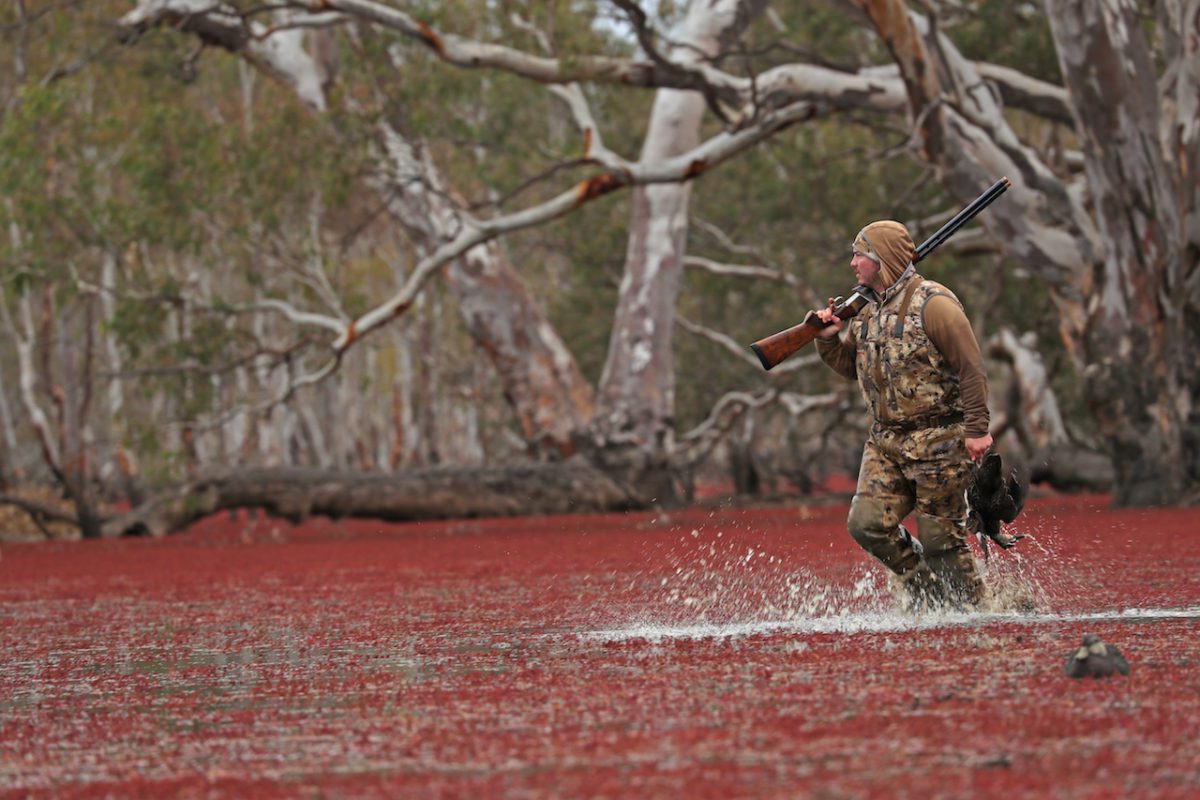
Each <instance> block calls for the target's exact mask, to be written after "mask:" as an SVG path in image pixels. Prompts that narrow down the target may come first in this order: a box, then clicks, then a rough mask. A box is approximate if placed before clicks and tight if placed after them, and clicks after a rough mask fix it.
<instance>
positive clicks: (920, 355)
mask: <svg viewBox="0 0 1200 800" xmlns="http://www.w3.org/2000/svg"><path fill="white" fill-rule="evenodd" d="M915 252H916V248H915V247H914V246H913V241H912V237H911V236H909V233H908V229H907V228H905V227H904V225H902V224H901V223H899V222H895V221H893V220H883V221H880V222H872V223H871V224H870V225H867V226H866V227H865V228H863V229H862V230H861V231H860V232H859V234H858V236H857V237H855V239H854V244H853V256H852V257H851V259H850V266H851V267H852V268H853V269H854V273H855V276H856V277H857V279H858V282H859V284H860V285H862V286H865V287H867V288H868V289H870V290H872V291H873V292H874V295H875V297H874V299H873V300H872V302H870V303H868V304H867V306H866V307H865V308H864V309H863V310H862V311H861V312H859V314H858V315H857V316H856V317H853V318H851V319H849V320H845V321H843V320H841V319H838V318H837V317H836V316H834V314H833V310H832V309H833V302H832V301H831V302H830V307H829V308H826V309H821V310H820V311H819V312H818V316H819V317H820V319H821V320H822V321H824V322H826V323H829V326H828V327H826V328H824V329H823V330H822V332H821V334H820V338H819V339H818V340H817V350H818V352H819V353H820V356H821V359H822V360H823V361H825V363H826V364H828V365H829V366H830V367H831V368H832V369H833V370H834V371H835V372H837V373H838V374H840V375H843V376H844V377H846V378H849V379H851V380H853V379H855V378H857V379H858V383H859V386H860V387H861V389H862V394H863V398H864V399H865V400H866V403H867V408H868V409H869V410H870V412H871V417H872V425H871V432H870V434H869V436H868V437H867V441H866V445H865V446H864V447H863V458H862V466H861V468H860V470H859V475H858V486H857V488H856V490H855V494H854V499H853V501H852V503H851V505H850V516H849V519H848V521H847V526H848V527H849V529H850V535H851V536H853V537H854V540H855V541H856V542H858V543H859V545H861V546H862V548H863V549H864V550H866V551H867V552H868V553H870V554H871V555H873V556H875V558H877V559H879V560H880V561H881V562H883V564H884V565H885V566H886V567H887V568H888V569H890V570H891V571H892V572H893V573H895V574H896V575H898V576H899V580H900V581H901V583H902V584H903V586H904V588H905V590H906V592H907V595H908V597H909V599H910V606H911V607H914V608H938V607H951V608H967V607H973V606H977V605H979V603H980V601H981V599H982V597H983V589H984V587H983V581H982V580H981V579H980V577H979V571H978V569H977V567H976V564H975V559H974V558H973V556H972V554H971V550H970V547H969V545H968V544H967V536H968V507H967V489H968V487H969V486H970V485H971V482H972V480H973V478H974V475H975V464H974V462H975V461H976V460H978V459H980V458H982V457H983V456H984V455H985V454H987V452H988V450H989V448H990V447H991V445H992V437H991V434H989V433H988V407H987V377H986V376H985V375H984V372H983V364H982V358H981V356H980V351H979V343H978V342H977V341H976V340H975V334H974V332H973V331H972V330H971V324H970V322H969V321H968V320H967V316H966V314H965V313H964V312H963V308H962V304H961V303H959V301H958V298H957V297H955V296H954V293H953V292H951V291H950V290H949V289H947V288H946V287H945V286H943V285H942V284H940V283H936V282H934V281H931V280H927V279H925V278H923V277H922V276H921V275H919V274H918V273H917V271H916V268H915V267H914V265H913V256H914V254H915ZM843 329H845V335H841V336H839V334H840V333H841V331H842V330H843ZM914 510H915V511H916V519H917V538H916V540H914V539H913V537H912V536H910V535H909V532H908V531H907V530H906V529H905V528H904V526H903V525H902V524H901V521H902V520H904V518H905V517H907V516H908V515H909V513H911V512H912V511H914Z"/></svg>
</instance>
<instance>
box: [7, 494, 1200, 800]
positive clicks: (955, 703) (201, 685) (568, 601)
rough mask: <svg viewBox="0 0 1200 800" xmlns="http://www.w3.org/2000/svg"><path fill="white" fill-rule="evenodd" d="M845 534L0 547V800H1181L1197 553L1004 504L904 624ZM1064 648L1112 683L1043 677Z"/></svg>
mask: <svg viewBox="0 0 1200 800" xmlns="http://www.w3.org/2000/svg"><path fill="white" fill-rule="evenodd" d="M845 513H846V508H845V506H818V507H813V508H805V509H799V508H772V509H758V510H755V509H736V510H734V509H723V510H712V509H704V510H700V509H693V510H688V511H682V512H672V513H671V515H670V518H669V520H667V521H662V520H660V521H658V522H655V520H654V518H653V515H639V514H630V515H611V516H578V517H551V518H538V519H503V520H477V521H470V522H446V523H422V524H417V525H382V524H376V523H368V522H361V521H359V522H332V521H328V520H314V521H313V522H311V523H309V524H308V525H306V526H304V527H302V528H291V527H288V526H286V525H283V524H282V523H278V522H273V521H259V522H253V523H251V522H248V521H246V520H244V519H239V520H236V521H231V520H229V519H227V518H222V519H215V518H214V519H212V520H208V521H205V522H204V523H202V524H200V525H198V526H197V527H196V528H194V529H193V530H192V531H191V532H189V533H187V534H185V535H182V536H177V537H173V538H169V539H165V540H121V541H104V542H71V543H66V542H51V543H37V544H25V543H21V544H8V545H5V546H4V554H3V560H2V561H0V645H2V647H0V654H2V655H0V792H3V794H4V795H5V796H13V797H21V796H26V795H37V796H45V795H55V796H57V795H71V796H85V797H86V796H122V797H124V796H155V797H158V796H170V795H185V794H186V795H190V794H195V793H206V794H209V793H212V794H217V795H236V796H248V797H276V796H289V797H291V796H296V795H306V794H317V795H330V796H342V795H348V796H356V797H396V796H410V795H414V794H419V795H421V796H431V795H432V796H440V795H469V794H475V795H482V796H510V795H512V796H522V797H564V796H585V797H592V796H622V797H633V796H638V797H640V796H699V797H729V796H738V797H746V796H762V797H780V796H803V795H807V794H823V795H829V796H838V797H841V796H846V797H885V796H897V795H907V796H946V797H950V796H982V797H1005V796H1010V795H1013V794H1014V793H1020V794H1023V795H1026V796H1043V797H1049V796H1053V797H1118V796H1137V797H1180V798H1183V797H1191V796H1196V795H1197V793H1200V748H1198V747H1197V746H1196V742H1197V741H1200V677H1198V676H1200V672H1198V671H1197V665H1198V664H1200V636H1198V635H1197V633H1198V630H1197V626H1198V622H1197V617H1200V577H1198V576H1200V529H1197V527H1196V526H1194V525H1193V524H1192V522H1191V514H1190V512H1188V511H1184V510H1171V509H1162V510H1137V511H1133V510H1127V511H1110V510H1108V509H1107V508H1106V507H1105V506H1104V504H1103V502H1102V499H1100V498H1083V499H1077V498H1069V499H1061V500H1060V499H1056V498H1048V499H1043V500H1037V501H1035V502H1033V503H1032V504H1031V505H1030V507H1029V508H1028V509H1027V511H1026V514H1025V515H1024V516H1023V517H1022V518H1021V520H1019V524H1018V526H1017V527H1018V528H1019V529H1020V531H1021V532H1023V533H1027V534H1029V535H1030V539H1028V540H1026V541H1023V542H1022V543H1021V545H1020V546H1019V547H1018V548H1017V549H1016V550H1015V551H1013V552H1004V553H993V556H992V559H991V560H990V561H989V563H988V566H987V569H988V571H989V573H990V576H991V578H992V579H993V580H1003V581H1005V582H1007V583H1009V584H1014V585H1018V586H1023V587H1027V588H1029V594H1030V596H1031V597H1033V598H1035V601H1036V608H1035V609H1034V610H1033V611H1031V612H1027V613H1015V612H1011V611H1003V610H1001V611H999V612H995V613H984V614H974V615H950V616H946V617H925V618H912V617H905V616H904V615H902V614H900V613H899V612H898V611H897V609H896V603H895V601H894V599H893V598H892V597H891V595H890V594H889V593H888V591H887V582H886V580H885V576H883V575H881V574H880V573H879V570H878V569H876V568H875V567H873V566H872V565H871V563H870V562H869V561H868V560H867V558H866V557H865V556H864V555H863V554H862V553H861V552H860V551H859V550H858V549H857V548H856V546H855V545H854V544H853V542H852V541H851V540H850V538H849V536H848V535H847V534H846V533H845V530H844V521H845ZM1086 633H1094V634H1096V635H1098V636H1100V637H1101V638H1102V639H1103V640H1104V641H1106V642H1111V643H1113V644H1116V645H1119V646H1120V648H1121V650H1122V651H1123V652H1124V653H1125V655H1126V656H1127V657H1128V659H1129V662H1130V665H1131V670H1130V675H1129V676H1128V677H1122V676H1116V677H1114V678H1111V679H1106V680H1086V681H1078V680H1071V679H1069V678H1067V677H1065V676H1064V674H1063V666H1062V665H1063V663H1064V660H1065V659H1066V658H1067V656H1068V655H1070V653H1071V652H1072V651H1073V650H1074V648H1076V647H1078V644H1079V641H1080V640H1081V638H1082V636H1083V635H1084V634H1086Z"/></svg>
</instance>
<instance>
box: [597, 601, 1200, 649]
mask: <svg viewBox="0 0 1200 800" xmlns="http://www.w3.org/2000/svg"><path fill="white" fill-rule="evenodd" d="M1174 619H1200V606H1188V607H1185V608H1129V609H1123V610H1114V611H1092V612H1087V613H1081V614H1019V613H1016V612H962V611H947V612H942V613H937V614H925V615H921V616H910V615H907V614H902V613H899V612H894V613H886V612H869V613H857V614H854V613H847V614H838V615H832V616H825V617H813V618H809V619H789V620H761V621H757V622H733V623H725V624H719V623H696V624H691V625H662V624H637V625H632V626H630V627H628V628H616V629H610V630H596V631H585V632H583V633H581V634H579V636H580V638H583V639H589V640H597V641H604V642H619V641H631V640H641V639H644V640H647V641H652V642H654V641H663V640H668V639H729V638H741V637H745V636H757V635H763V634H778V633H784V634H815V633H840V634H857V633H900V632H905V631H918V630H930V629H934V628H947V627H983V626H985V625H992V624H996V623H1009V624H1017V625H1028V626H1035V625H1048V624H1057V623H1064V622H1157V621H1161V620H1174Z"/></svg>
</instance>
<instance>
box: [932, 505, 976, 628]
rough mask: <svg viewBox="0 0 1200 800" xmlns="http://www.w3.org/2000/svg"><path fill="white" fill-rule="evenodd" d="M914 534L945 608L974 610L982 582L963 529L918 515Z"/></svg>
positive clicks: (946, 520) (953, 523) (943, 521)
mask: <svg viewBox="0 0 1200 800" xmlns="http://www.w3.org/2000/svg"><path fill="white" fill-rule="evenodd" d="M917 532H918V534H919V535H920V537H921V544H922V545H923V546H924V549H925V553H924V559H925V563H926V564H927V565H928V567H929V571H930V572H931V573H933V575H934V576H935V577H937V579H938V581H939V582H940V583H941V586H942V591H943V594H944V598H943V602H944V603H945V605H946V606H947V607H949V608H953V609H956V610H965V609H970V608H978V607H979V605H980V603H981V602H983V598H984V585H983V579H982V578H980V577H979V570H978V568H977V567H976V566H975V557H974V556H973V555H971V548H970V546H969V545H968V544H967V534H966V530H965V529H964V528H963V526H962V525H959V524H957V523H955V522H954V521H952V520H948V519H942V518H940V517H929V516H925V515H924V514H922V515H920V516H918V517H917Z"/></svg>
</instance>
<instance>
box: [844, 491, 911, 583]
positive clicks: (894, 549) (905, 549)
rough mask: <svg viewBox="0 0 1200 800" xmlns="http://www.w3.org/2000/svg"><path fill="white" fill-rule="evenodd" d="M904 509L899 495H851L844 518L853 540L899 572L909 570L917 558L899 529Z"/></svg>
mask: <svg viewBox="0 0 1200 800" xmlns="http://www.w3.org/2000/svg"><path fill="white" fill-rule="evenodd" d="M906 510H907V509H906V507H905V506H904V505H903V502H902V501H901V500H899V498H896V499H892V498H888V497H876V496H873V495H855V497H854V500H853V501H852V502H851V503H850V516H849V518H848V519H847V520H846V527H847V529H849V531H850V535H851V536H852V537H854V541H856V542H858V544H859V546H860V547H861V548H862V549H863V550H866V551H867V552H868V553H870V554H871V555H873V556H875V558H877V559H879V560H880V561H881V562H882V563H883V565H884V566H886V567H887V568H888V569H890V570H891V571H892V572H895V573H897V574H899V575H903V574H904V573H906V572H908V571H909V570H912V569H913V568H914V567H916V566H917V564H919V563H920V560H921V558H920V556H919V555H917V552H916V551H915V550H914V549H913V546H912V543H911V541H909V540H908V539H907V538H906V537H904V536H902V535H901V533H900V519H901V517H902V513H901V512H902V511H906Z"/></svg>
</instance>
